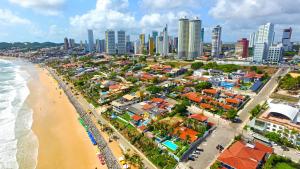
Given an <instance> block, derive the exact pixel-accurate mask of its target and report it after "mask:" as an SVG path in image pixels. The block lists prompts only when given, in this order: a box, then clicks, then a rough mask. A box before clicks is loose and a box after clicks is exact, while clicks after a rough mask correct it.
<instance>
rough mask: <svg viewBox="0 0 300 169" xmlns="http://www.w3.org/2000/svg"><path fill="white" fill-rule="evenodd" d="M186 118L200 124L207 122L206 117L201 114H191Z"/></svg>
mask: <svg viewBox="0 0 300 169" xmlns="http://www.w3.org/2000/svg"><path fill="white" fill-rule="evenodd" d="M188 118H191V119H195V120H198V121H200V122H207V120H208V117H206V116H204V115H203V114H192V115H190V116H189V117H188Z"/></svg>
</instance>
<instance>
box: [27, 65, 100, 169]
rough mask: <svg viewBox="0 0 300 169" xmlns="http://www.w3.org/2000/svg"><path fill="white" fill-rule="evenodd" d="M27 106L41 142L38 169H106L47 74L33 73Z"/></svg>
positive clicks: (41, 71)
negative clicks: (29, 108) (30, 109)
mask: <svg viewBox="0 0 300 169" xmlns="http://www.w3.org/2000/svg"><path fill="white" fill-rule="evenodd" d="M30 74H31V75H32V78H31V80H30V82H29V89H30V95H29V98H28V103H29V105H30V107H32V109H33V126H32V129H33V131H34V133H35V134H36V135H37V137H38V140H39V150H38V151H39V152H38V163H37V169H75V168H76V169H95V168H97V169H104V168H106V166H102V165H101V164H100V162H99V160H98V158H97V157H96V152H97V148H96V147H95V146H93V145H92V143H91V142H90V140H89V138H88V135H87V133H86V132H85V129H84V128H83V127H82V126H81V125H80V123H79V122H78V120H77V118H78V115H77V113H76V110H75V108H74V107H73V106H72V104H71V103H70V102H69V100H68V98H67V96H66V95H65V94H64V92H63V91H62V90H61V89H59V88H58V84H57V82H56V81H55V80H54V79H53V78H52V77H51V76H50V75H49V73H48V71H47V70H43V69H42V68H38V67H36V68H35V69H33V70H30Z"/></svg>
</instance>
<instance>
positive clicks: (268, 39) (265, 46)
mask: <svg viewBox="0 0 300 169" xmlns="http://www.w3.org/2000/svg"><path fill="white" fill-rule="evenodd" d="M273 40H274V25H273V24H272V23H267V24H265V25H261V26H259V29H258V32H257V33H256V42H255V45H254V54H253V62H256V63H263V62H264V60H265V59H266V57H267V56H268V50H269V47H270V46H271V45H272V44H273Z"/></svg>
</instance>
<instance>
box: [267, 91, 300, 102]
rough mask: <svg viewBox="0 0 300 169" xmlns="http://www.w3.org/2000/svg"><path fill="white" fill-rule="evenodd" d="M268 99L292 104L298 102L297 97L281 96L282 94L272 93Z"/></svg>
mask: <svg viewBox="0 0 300 169" xmlns="http://www.w3.org/2000/svg"><path fill="white" fill-rule="evenodd" d="M270 98H272V99H279V100H284V101H288V102H294V103H297V102H298V101H299V98H297V97H292V96H287V95H282V94H278V93H272V95H271V96H270Z"/></svg>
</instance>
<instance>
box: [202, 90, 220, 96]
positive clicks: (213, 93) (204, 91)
mask: <svg viewBox="0 0 300 169" xmlns="http://www.w3.org/2000/svg"><path fill="white" fill-rule="evenodd" d="M203 93H206V94H212V95H216V94H217V93H218V90H216V89H204V90H203Z"/></svg>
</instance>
